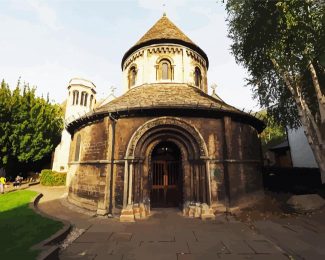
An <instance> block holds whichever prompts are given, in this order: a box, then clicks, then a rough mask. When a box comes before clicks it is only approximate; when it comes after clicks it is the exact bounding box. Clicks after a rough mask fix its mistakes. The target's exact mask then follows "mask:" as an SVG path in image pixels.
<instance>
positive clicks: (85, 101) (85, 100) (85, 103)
mask: <svg viewBox="0 0 325 260" xmlns="http://www.w3.org/2000/svg"><path fill="white" fill-rule="evenodd" d="M87 99H88V94H87V93H85V99H84V106H85V107H86V106H87Z"/></svg>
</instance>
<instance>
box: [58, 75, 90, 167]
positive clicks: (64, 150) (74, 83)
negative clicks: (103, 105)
mask: <svg viewBox="0 0 325 260" xmlns="http://www.w3.org/2000/svg"><path fill="white" fill-rule="evenodd" d="M67 88H68V98H67V100H66V101H65V102H66V103H65V111H64V121H65V122H66V124H67V123H69V122H71V121H74V120H76V119H78V118H79V117H81V116H83V115H84V114H86V113H88V112H90V111H91V110H92V109H93V108H94V107H95V105H96V86H95V85H94V83H92V82H91V81H89V80H86V79H82V78H73V79H71V80H70V81H69V84H68V87H67ZM70 143H71V135H70V134H69V132H68V131H67V130H66V129H63V131H62V134H61V142H60V144H59V145H58V146H57V147H56V148H55V151H54V156H53V163H52V170H53V171H57V172H67V171H68V158H69V151H70Z"/></svg>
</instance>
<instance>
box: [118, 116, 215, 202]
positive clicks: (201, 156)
mask: <svg viewBox="0 0 325 260" xmlns="http://www.w3.org/2000/svg"><path fill="white" fill-rule="evenodd" d="M163 142H171V143H174V144H175V145H176V146H177V147H178V148H179V150H180V155H181V161H180V163H181V178H182V179H181V185H180V186H181V188H182V190H181V191H179V192H181V194H182V196H181V198H182V201H181V202H180V203H182V205H188V203H189V202H190V201H192V202H193V201H195V202H197V203H208V204H209V203H210V200H211V199H210V198H211V195H210V179H209V174H208V169H209V166H208V160H207V159H208V152H207V147H206V144H205V142H204V139H203V137H202V136H201V134H200V133H199V131H198V130H197V129H196V128H195V127H193V126H191V125H190V124H189V123H187V122H186V121H184V120H181V119H179V118H175V117H160V118H156V119H153V120H150V121H148V122H146V123H144V124H143V125H141V126H140V127H139V128H138V129H137V130H136V131H135V132H134V134H133V135H132V137H131V138H130V141H129V143H128V147H127V150H126V154H125V171H124V200H123V206H124V208H126V207H127V206H128V207H131V206H129V205H134V204H135V205H140V204H144V203H145V202H148V201H149V198H150V192H151V186H150V184H151V183H150V181H151V179H150V176H151V173H152V169H151V167H152V162H151V158H152V152H153V150H154V149H155V147H156V146H157V145H158V144H160V143H163ZM179 194H180V193H179ZM149 204H150V203H149ZM149 207H150V206H149Z"/></svg>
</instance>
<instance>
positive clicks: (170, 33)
mask: <svg viewBox="0 0 325 260" xmlns="http://www.w3.org/2000/svg"><path fill="white" fill-rule="evenodd" d="M155 39H178V40H182V41H184V42H188V43H191V44H194V42H192V41H191V39H190V38H188V37H187V36H186V35H185V34H184V33H183V32H182V31H181V30H180V29H179V28H178V27H177V26H176V25H175V24H174V23H173V22H171V21H170V20H169V19H168V18H167V16H163V17H161V18H160V19H159V20H158V21H157V22H156V23H155V24H154V25H153V26H152V27H151V28H150V29H149V31H148V32H146V33H145V35H143V36H142V37H141V39H140V40H139V41H138V42H137V43H136V44H135V45H139V44H141V43H144V42H147V41H150V40H155Z"/></svg>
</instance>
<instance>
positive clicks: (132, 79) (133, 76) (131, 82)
mask: <svg viewBox="0 0 325 260" xmlns="http://www.w3.org/2000/svg"><path fill="white" fill-rule="evenodd" d="M136 77H137V70H136V68H135V67H134V66H133V67H131V68H130V70H129V75H128V78H129V88H130V87H132V86H134V85H135V82H136Z"/></svg>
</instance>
